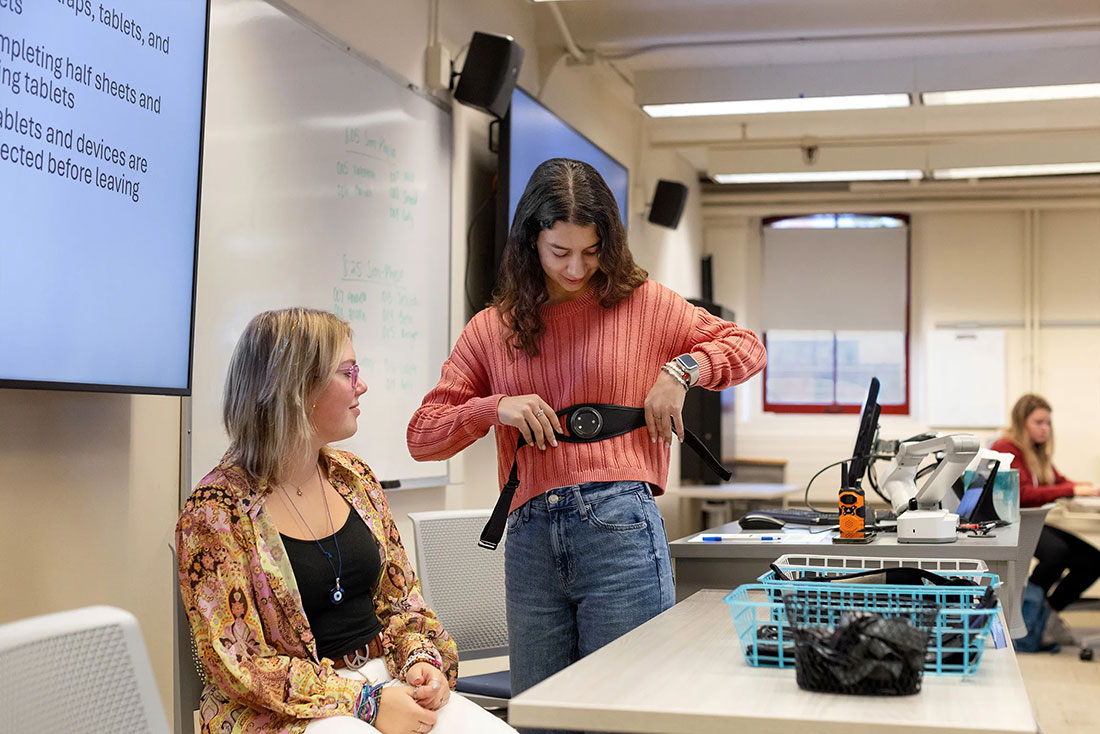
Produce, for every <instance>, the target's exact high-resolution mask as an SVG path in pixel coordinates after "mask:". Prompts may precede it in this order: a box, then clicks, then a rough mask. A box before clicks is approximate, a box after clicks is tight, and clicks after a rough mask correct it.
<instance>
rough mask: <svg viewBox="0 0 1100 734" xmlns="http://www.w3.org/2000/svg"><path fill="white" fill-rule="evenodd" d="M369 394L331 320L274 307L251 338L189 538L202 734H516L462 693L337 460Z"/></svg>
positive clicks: (360, 483) (238, 358)
mask: <svg viewBox="0 0 1100 734" xmlns="http://www.w3.org/2000/svg"><path fill="white" fill-rule="evenodd" d="M366 389H367V387H366V385H365V384H364V383H363V382H362V381H361V380H360V379H359V368H358V366H357V364H356V361H355V351H354V349H353V348H352V344H351V331H350V328H349V327H348V325H347V324H346V323H344V322H343V321H340V320H339V319H338V318H336V317H335V316H333V315H332V314H329V313H326V312H322V311H314V310H309V309H302V308H293V309H285V310H282V311H270V312H265V313H262V314H260V315H258V316H256V317H255V318H254V319H253V320H252V321H251V322H250V323H249V325H248V327H247V328H246V329H245V332H244V334H243V335H242V336H241V338H240V340H239V341H238V343H237V347H236V350H235V352H234V354H233V358H232V361H231V363H230V367H229V375H228V377H227V380H226V386H225V401H224V411H223V418H224V422H225V425H226V429H227V431H228V432H229V436H230V447H229V451H228V452H227V453H226V455H225V457H224V458H223V459H222V461H221V463H220V464H219V465H218V466H217V467H216V468H215V469H214V470H213V471H212V472H211V473H210V474H208V475H207V476H206V477H204V478H203V480H202V481H201V482H199V484H198V486H197V487H196V489H195V491H194V493H193V494H192V495H191V498H190V499H189V500H188V501H187V504H186V505H185V506H184V508H183V512H182V513H181V515H180V519H179V523H178V525H177V527H176V543H177V546H176V547H177V552H178V561H179V576H180V586H181V590H182V593H183V600H184V604H185V606H186V608H187V615H188V619H189V621H190V624H191V633H192V635H193V637H194V640H195V646H196V648H197V649H198V653H199V657H200V658H201V660H202V663H203V666H204V668H205V670H206V674H207V679H208V683H207V685H206V688H205V690H204V691H203V694H202V701H201V704H200V708H199V713H200V719H201V722H202V731H203V732H204V733H206V732H213V733H217V734H222V733H223V732H225V733H237V732H240V733H242V734H261V733H265V734H266V733H268V732H288V733H289V732H307V734H345V733H346V734H367V733H369V732H376V731H377V732H381V733H382V734H414V733H419V734H425V733H426V732H429V731H433V730H434V731H437V732H439V734H466V733H467V732H469V733H470V734H472V733H473V732H478V733H479V734H480V733H481V732H512V731H513V730H512V729H511V728H510V727H508V726H507V725H506V724H504V723H503V722H502V721H500V720H499V719H497V718H496V717H494V716H492V715H491V714H489V713H488V712H486V711H484V710H482V709H481V708H479V707H478V706H476V705H475V704H473V703H470V702H469V701H467V700H465V699H463V698H462V697H461V696H458V695H454V694H452V693H451V689H452V688H453V687H454V682H455V680H456V678H457V670H458V656H457V651H456V648H455V643H454V641H453V640H452V639H451V637H450V635H448V634H447V632H446V631H445V630H444V628H443V626H442V625H441V624H440V621H439V620H438V619H437V618H436V616H435V614H434V613H433V612H432V610H431V609H429V608H428V606H427V604H426V603H425V602H424V597H423V595H422V593H421V589H420V582H419V580H418V579H417V578H416V574H415V573H414V572H413V570H412V568H411V567H410V565H409V561H408V556H407V555H406V553H405V549H404V548H403V546H402V545H401V538H400V535H399V534H398V531H397V527H396V525H395V524H394V520H393V516H392V515H391V514H390V510H389V506H388V505H387V503H386V498H385V495H384V493H383V492H382V489H381V487H380V486H379V484H378V482H377V480H376V479H375V477H374V475H373V473H372V472H371V470H370V469H369V468H368V467H367V465H366V464H365V463H363V461H362V460H360V459H359V458H358V457H356V456H354V455H353V454H350V453H348V452H344V451H337V450H334V449H331V448H329V447H328V444H329V443H331V442H333V441H339V440H343V439H346V438H349V437H350V436H352V435H354V433H355V431H356V420H357V418H358V416H359V412H360V409H359V398H360V396H361V395H362V394H363V393H364V392H366Z"/></svg>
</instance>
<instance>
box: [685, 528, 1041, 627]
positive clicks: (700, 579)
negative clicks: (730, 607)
mask: <svg viewBox="0 0 1100 734" xmlns="http://www.w3.org/2000/svg"><path fill="white" fill-rule="evenodd" d="M814 529H815V530H820V528H814ZM740 530H741V528H740V526H738V525H737V523H728V524H726V525H720V526H718V527H716V528H712V529H709V530H705V531H703V532H702V533H692V534H691V535H689V536H686V537H684V538H680V539H679V540H674V541H672V542H671V543H669V552H670V554H671V555H672V560H673V564H674V565H675V569H676V599H677V600H680V599H685V598H687V597H689V596H691V595H692V594H694V593H695V592H696V591H698V590H699V589H713V588H719V587H729V588H733V587H734V586H740V585H741V584H748V583H751V582H753V581H755V580H756V579H757V578H759V576H760V574H762V573H764V572H765V571H767V570H768V564H769V563H770V562H771V561H774V560H775V559H776V557H778V556H780V555H783V554H784V553H797V554H803V555H804V554H814V555H829V556H879V557H882V556H886V557H892V558H898V557H901V558H977V559H979V560H982V561H985V564H986V566H988V567H989V571H990V573H995V574H997V575H998V576H1000V578H1001V585H1002V590H1001V594H1000V596H1001V605H1002V606H1003V607H1004V610H1005V616H1006V617H1008V622H1009V634H1010V635H1011V636H1012V637H1013V638H1016V637H1023V636H1024V635H1025V634H1026V633H1027V628H1026V627H1025V626H1024V620H1023V617H1022V616H1021V615H1020V601H1021V599H1022V597H1023V593H1024V592H1023V589H1022V588H1018V585H1017V575H1018V574H1017V573H1016V569H1017V564H1018V563H1024V564H1026V563H1028V562H1029V561H1030V559H1031V557H1030V556H1028V557H1026V558H1020V549H1019V547H1018V546H1019V530H1020V529H1019V525H1017V524H1013V525H1008V526H1006V527H1003V528H997V529H996V530H995V531H993V537H989V538H969V537H966V536H965V535H960V536H959V539H958V540H957V541H956V542H954V543H943V544H938V543H899V542H898V539H897V536H896V535H894V534H890V533H887V534H882V535H879V536H878V537H877V538H876V539H875V540H874V541H873V542H872V543H870V544H868V545H836V544H832V543H825V544H822V543H819V542H816V541H817V540H818V538H816V537H815V542H812V543H811V542H807V543H805V544H802V543H783V544H777V543H698V542H694V541H692V538H695V537H697V536H698V535H712V534H723V533H737V532H739V531H740ZM784 531H785V533H786V532H790V533H800V532H801V533H805V532H807V528H805V527H802V528H799V527H797V526H788V528H784ZM807 537H810V536H807Z"/></svg>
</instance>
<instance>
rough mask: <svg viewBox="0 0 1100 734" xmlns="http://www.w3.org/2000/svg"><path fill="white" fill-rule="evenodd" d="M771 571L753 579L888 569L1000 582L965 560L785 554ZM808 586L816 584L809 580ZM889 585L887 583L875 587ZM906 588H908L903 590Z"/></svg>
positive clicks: (981, 584) (790, 578) (772, 581)
mask: <svg viewBox="0 0 1100 734" xmlns="http://www.w3.org/2000/svg"><path fill="white" fill-rule="evenodd" d="M772 566H773V567H775V568H778V569H779V570H781V571H782V572H783V576H785V577H787V578H785V579H783V578H780V576H779V574H778V573H777V572H775V570H774V569H768V571H766V572H764V573H761V574H760V576H759V577H758V578H757V580H758V581H759V582H760V583H766V584H777V583H778V584H787V583H790V582H792V581H794V582H799V581H803V580H809V579H811V578H818V579H832V578H836V577H840V576H844V574H846V573H854V572H858V571H879V570H886V569H892V568H920V569H924V570H926V571H932V572H933V573H938V574H939V576H943V577H945V578H948V579H965V580H967V581H970V582H971V583H975V584H977V585H978V587H992V588H993V589H998V588H1000V585H1001V579H1000V577H998V576H997V574H996V573H989V569H988V567H987V566H986V563H985V561H981V560H977V559H967V558H862V557H854V556H813V555H793V554H792V555H787V556H780V557H779V558H777V559H775V562H774V563H772ZM812 583H818V582H816V581H812ZM879 585H890V584H879ZM905 588H909V587H905Z"/></svg>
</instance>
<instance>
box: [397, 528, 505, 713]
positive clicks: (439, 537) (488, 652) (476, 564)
mask: <svg viewBox="0 0 1100 734" xmlns="http://www.w3.org/2000/svg"><path fill="white" fill-rule="evenodd" d="M490 514H491V511H490V510H444V511H439V512H412V513H409V519H410V520H412V524H413V539H414V542H415V543H416V569H417V573H418V574H419V576H420V584H421V586H422V587H423V589H424V599H425V600H426V601H427V602H428V605H429V606H430V607H431V608H432V610H433V611H435V613H436V615H437V616H438V617H439V620H440V622H442V623H443V628H444V629H446V630H447V632H449V633H450V634H451V637H453V638H454V640H455V643H456V644H457V645H458V656H459V659H460V660H473V659H478V658H488V657H497V656H500V655H507V654H508V621H507V617H506V610H505V601H504V544H503V543H501V546H500V547H499V548H497V549H496V550H495V551H488V550H485V549H484V548H479V547H478V544H477V540H478V538H479V537H480V536H481V529H482V528H483V527H484V526H485V523H486V522H487V521H488V520H489V515H490ZM456 690H458V692H459V693H461V694H463V695H464V696H466V698H469V699H470V700H471V701H474V702H475V703H477V704H479V705H481V706H483V707H485V708H507V706H508V699H509V698H511V685H510V681H509V676H508V671H507V670H504V671H500V672H496V673H485V674H483V675H473V676H463V675H461V667H460V668H459V678H458V685H457V687H456Z"/></svg>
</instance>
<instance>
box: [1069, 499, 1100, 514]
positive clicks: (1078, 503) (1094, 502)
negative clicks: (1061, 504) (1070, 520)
mask: <svg viewBox="0 0 1100 734" xmlns="http://www.w3.org/2000/svg"><path fill="white" fill-rule="evenodd" d="M1065 505H1066V509H1067V510H1070V511H1071V512H1100V497H1073V498H1071V499H1067V500H1065Z"/></svg>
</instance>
